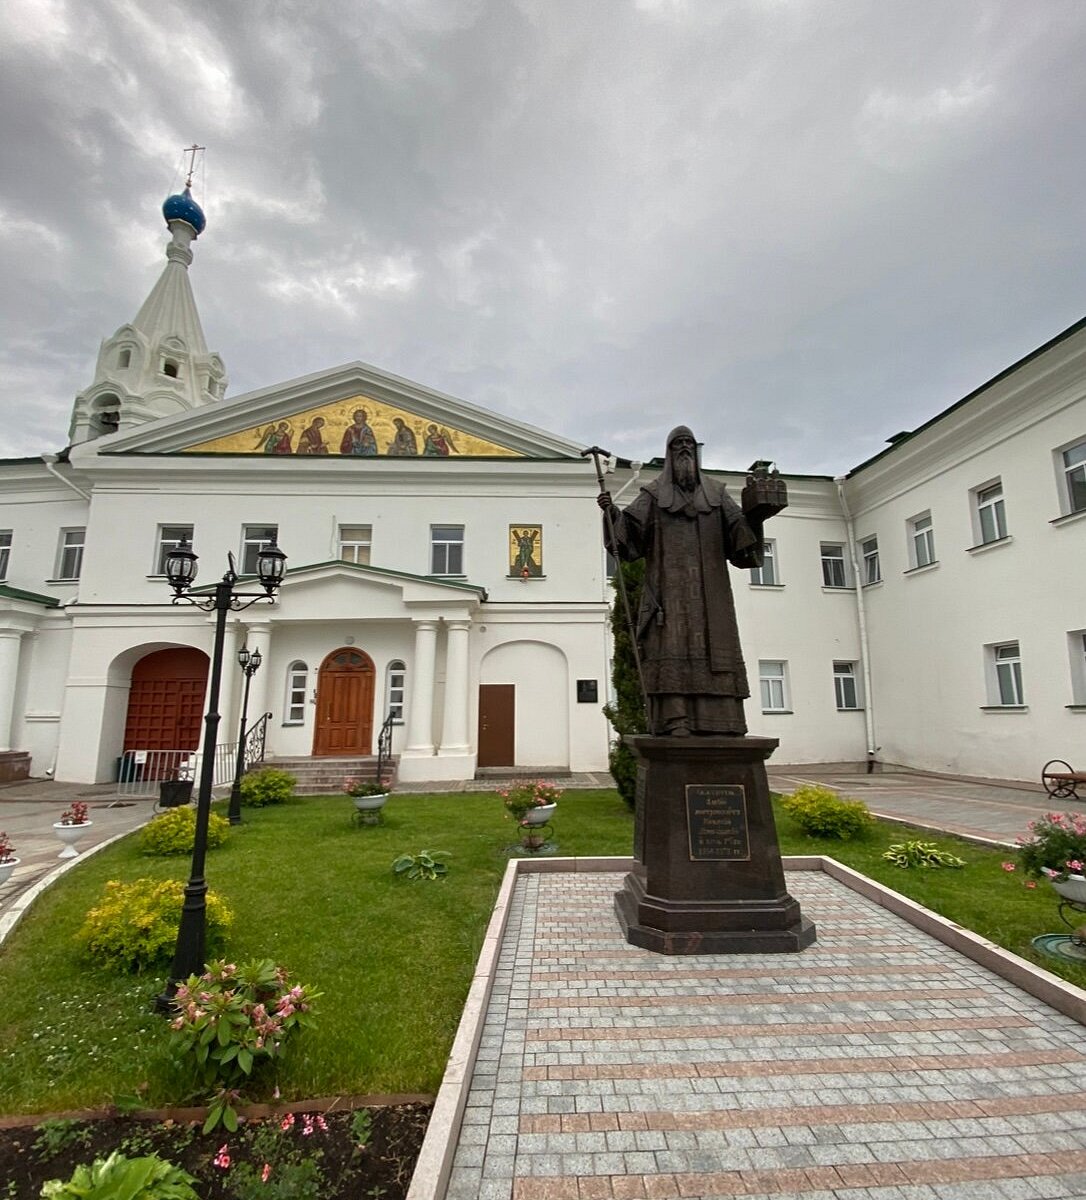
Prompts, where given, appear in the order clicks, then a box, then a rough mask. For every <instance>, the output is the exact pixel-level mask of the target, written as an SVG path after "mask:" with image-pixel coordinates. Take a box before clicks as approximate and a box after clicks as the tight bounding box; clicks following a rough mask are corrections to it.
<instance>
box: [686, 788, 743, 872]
mask: <svg viewBox="0 0 1086 1200" xmlns="http://www.w3.org/2000/svg"><path fill="white" fill-rule="evenodd" d="M686 830H687V838H688V842H689V846H690V861H691V862H698V861H708V862H747V861H748V860H749V859H750V831H749V829H748V827H747V797H746V793H745V791H744V789H743V785H742V784H738V783H735V784H730V783H688V784H687V785H686Z"/></svg>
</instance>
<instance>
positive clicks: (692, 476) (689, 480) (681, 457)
mask: <svg viewBox="0 0 1086 1200" xmlns="http://www.w3.org/2000/svg"><path fill="white" fill-rule="evenodd" d="M674 475H675V482H676V483H677V484H678V485H679V487H680V488H682V490H683V491H684V492H692V491H693V490H694V489H695V488H696V487H697V486H698V468H697V464H696V463H695V462H694V459H693V457H692V456H691V455H687V454H677V455H676V456H675V471H674Z"/></svg>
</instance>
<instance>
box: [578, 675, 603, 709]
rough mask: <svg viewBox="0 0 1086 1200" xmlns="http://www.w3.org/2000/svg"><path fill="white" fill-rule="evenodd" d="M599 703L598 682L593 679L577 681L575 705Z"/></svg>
mask: <svg viewBox="0 0 1086 1200" xmlns="http://www.w3.org/2000/svg"><path fill="white" fill-rule="evenodd" d="M599 702H600V686H599V682H598V680H595V679H578V680H577V703H578V704H599Z"/></svg>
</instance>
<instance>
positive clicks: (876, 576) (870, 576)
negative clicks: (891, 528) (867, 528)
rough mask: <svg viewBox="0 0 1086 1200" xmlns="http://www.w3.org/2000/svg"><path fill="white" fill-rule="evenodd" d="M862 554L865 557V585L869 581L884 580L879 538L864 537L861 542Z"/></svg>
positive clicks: (878, 581)
mask: <svg viewBox="0 0 1086 1200" xmlns="http://www.w3.org/2000/svg"><path fill="white" fill-rule="evenodd" d="M860 554H861V556H862V557H863V573H864V586H865V587H866V586H867V585H868V584H869V583H881V582H882V567H881V565H880V563H879V539H878V538H877V537H869V538H864V540H863V541H862V542H861V543H860Z"/></svg>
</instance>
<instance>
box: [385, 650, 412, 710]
mask: <svg viewBox="0 0 1086 1200" xmlns="http://www.w3.org/2000/svg"><path fill="white" fill-rule="evenodd" d="M406 695H407V664H406V663H404V662H403V661H402V660H401V659H398V658H394V659H393V660H392V662H390V663H389V664H388V671H387V673H386V675H385V714H386V715H387V716H390V717H391V718H392V720H393V722H394V723H395V724H396V725H402V724H403V706H404V699H405V697H406Z"/></svg>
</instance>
